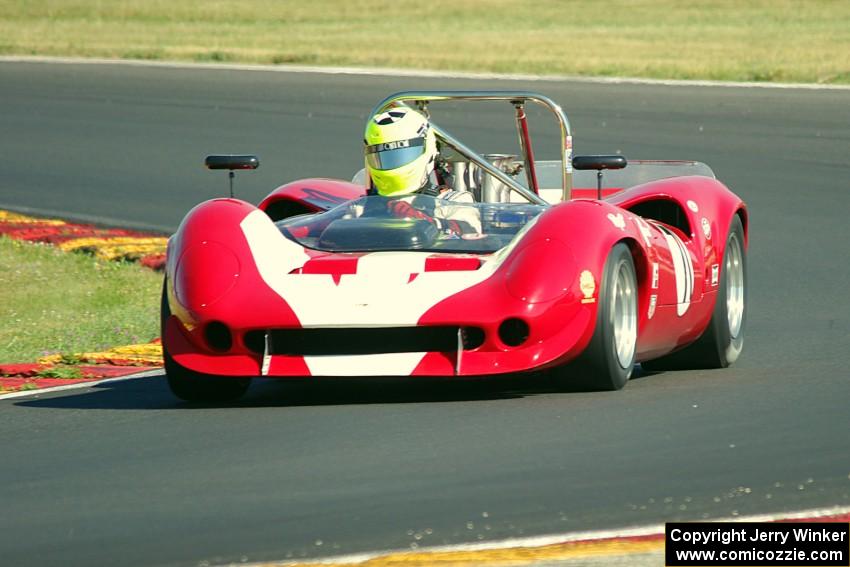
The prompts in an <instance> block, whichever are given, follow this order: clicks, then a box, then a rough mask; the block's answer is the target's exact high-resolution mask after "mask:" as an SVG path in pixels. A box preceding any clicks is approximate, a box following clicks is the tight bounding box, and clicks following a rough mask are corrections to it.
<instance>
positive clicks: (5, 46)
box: [0, 0, 850, 83]
mask: <svg viewBox="0 0 850 567" xmlns="http://www.w3.org/2000/svg"><path fill="white" fill-rule="evenodd" d="M0 54H7V55H8V54H31V55H73V56H84V57H115V58H130V59H161V60H190V61H227V62H258V63H272V64H281V63H298V64H310V65H351V66H385V67H402V68H411V67H415V68H423V69H441V70H467V71H495V72H521V73H541V74H572V75H597V76H600V75H601V76H611V75H617V76H634V77H655V78H680V79H718V80H741V81H784V82H819V83H850V2H848V1H847V0H808V1H807V0H794V1H791V0H749V1H748V0H701V1H693V2H679V1H677V0H605V1H603V0H582V1H577V0H535V1H523V0H468V1H459V0H431V1H429V2H403V1H398V0H349V1H346V0H312V1H310V2H301V1H292V0H289V1H280V0H239V1H238V2H233V1H231V0H226V1H223V0H147V1H141V0H139V1H126V0H0Z"/></svg>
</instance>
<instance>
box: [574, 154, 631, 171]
mask: <svg viewBox="0 0 850 567" xmlns="http://www.w3.org/2000/svg"><path fill="white" fill-rule="evenodd" d="M626 164H627V162H626V158H624V157H623V156H576V157H574V158H573V167H574V168H576V169H596V170H601V169H623V168H624V167H626Z"/></svg>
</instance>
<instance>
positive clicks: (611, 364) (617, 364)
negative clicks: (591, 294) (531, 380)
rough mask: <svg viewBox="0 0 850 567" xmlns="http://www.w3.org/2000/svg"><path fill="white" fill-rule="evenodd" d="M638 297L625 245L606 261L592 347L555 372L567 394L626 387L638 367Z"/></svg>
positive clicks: (629, 252) (613, 251) (633, 265)
mask: <svg viewBox="0 0 850 567" xmlns="http://www.w3.org/2000/svg"><path fill="white" fill-rule="evenodd" d="M637 293H638V288H637V276H636V274H635V264H634V259H633V258H632V254H631V251H630V250H629V247H628V246H626V245H625V244H624V243H622V242H621V243H619V244H617V245H615V246H614V247H613V248H612V249H611V252H610V253H609V254H608V258H607V259H606V261H605V269H604V270H603V276H602V281H601V282H600V288H599V307H598V309H597V316H596V329H595V330H594V332H593V338H591V340H590V344H588V346H587V348H586V349H585V350H584V352H583V353H582V354H581V356H579V358H578V359H576V360H575V361H574V362H572V363H571V364H568V365H566V366H562V367H560V368H555V369H553V370H552V372H553V374H554V377H555V379H556V380H557V382H558V384H559V386H561V387H562V388H563V389H566V390H576V389H586V390H620V389H622V388H623V386H625V385H626V382H628V381H629V378H630V377H631V375H632V372H633V370H634V366H635V352H636V347H637V318H638V316H637V304H638V297H637ZM618 347H619V348H618Z"/></svg>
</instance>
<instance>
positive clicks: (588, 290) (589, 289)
mask: <svg viewBox="0 0 850 567" xmlns="http://www.w3.org/2000/svg"><path fill="white" fill-rule="evenodd" d="M578 285H579V288H581V292H582V293H583V294H584V299H582V300H581V302H582V303H596V298H595V297H593V294H594V292H595V291H596V280H595V279H593V274H591V273H590V270H584V271H583V272H582V273H581V275H580V276H579V279H578Z"/></svg>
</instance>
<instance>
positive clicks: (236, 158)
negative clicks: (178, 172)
mask: <svg viewBox="0 0 850 567" xmlns="http://www.w3.org/2000/svg"><path fill="white" fill-rule="evenodd" d="M204 165H205V166H206V167H207V169H229V170H230V171H229V172H228V174H227V176H228V177H229V178H230V198H231V199H232V198H233V176H234V173H233V170H234V169H257V168H258V167H260V160H259V158H257V156H250V155H235V154H227V155H221V154H216V155H211V156H207V157H206V158H205V159H204Z"/></svg>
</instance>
